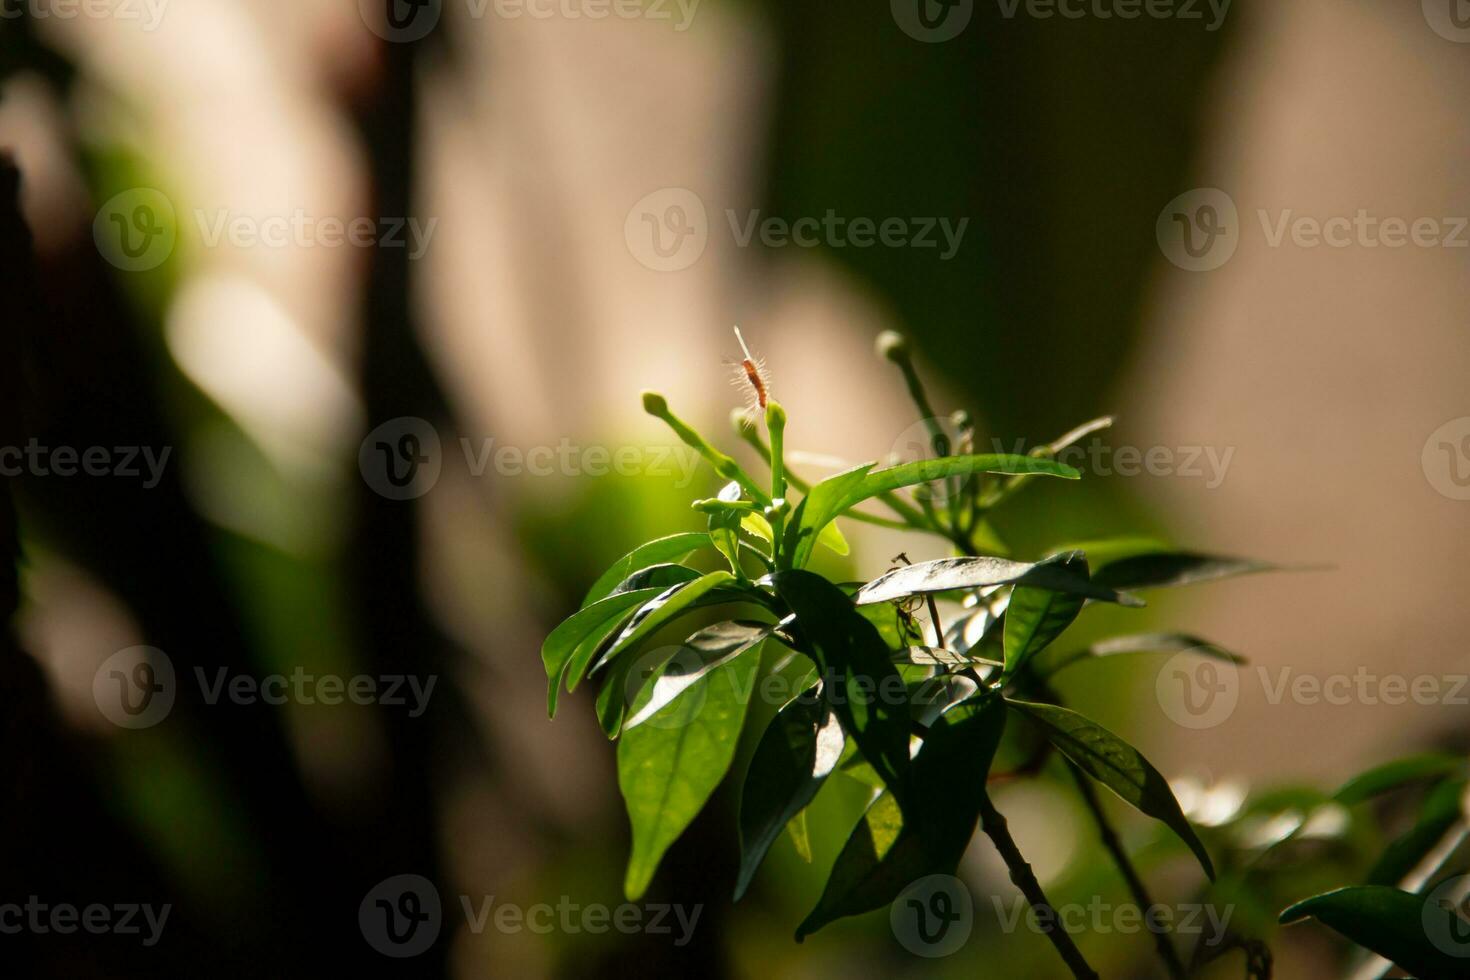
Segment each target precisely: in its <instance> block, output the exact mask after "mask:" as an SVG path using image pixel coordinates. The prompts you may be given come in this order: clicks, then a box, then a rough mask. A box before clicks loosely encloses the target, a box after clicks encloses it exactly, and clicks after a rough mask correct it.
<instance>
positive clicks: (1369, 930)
mask: <svg viewBox="0 0 1470 980" xmlns="http://www.w3.org/2000/svg"><path fill="white" fill-rule="evenodd" d="M1308 916H1311V917H1312V918H1315V919H1316V920H1318V921H1319V922H1321V923H1322V924H1323V925H1325V926H1327V927H1328V928H1330V929H1333V930H1334V931H1336V932H1338V933H1340V934H1341V935H1343V936H1345V937H1347V938H1348V939H1350V940H1351V941H1353V942H1354V943H1357V944H1358V945H1359V946H1362V947H1364V948H1365V949H1369V950H1372V951H1373V952H1375V953H1377V954H1378V955H1379V956H1382V957H1384V958H1385V959H1388V960H1391V961H1392V962H1393V963H1394V964H1396V965H1397V966H1399V967H1401V968H1403V969H1404V970H1406V971H1408V972H1409V973H1410V974H1412V975H1413V976H1416V977H1419V978H1420V980H1454V978H1463V977H1464V976H1465V975H1466V973H1467V961H1466V960H1465V959H1463V958H1459V957H1455V956H1451V955H1450V954H1449V953H1448V952H1446V951H1445V950H1443V949H1441V948H1439V947H1438V946H1436V945H1435V944H1434V943H1433V942H1431V941H1430V936H1429V934H1430V932H1431V931H1433V932H1434V933H1436V934H1437V935H1440V936H1444V937H1446V938H1447V939H1450V941H1452V942H1457V943H1463V940H1459V939H1458V937H1460V936H1463V935H1464V934H1465V933H1466V931H1467V929H1470V926H1467V925H1466V923H1465V922H1464V920H1463V919H1460V918H1459V917H1458V916H1457V915H1456V914H1455V912H1454V910H1453V909H1449V908H1444V907H1443V906H1439V905H1438V904H1437V903H1435V904H1433V905H1431V904H1430V902H1429V900H1427V899H1426V898H1425V897H1424V896H1422V895H1412V894H1410V893H1409V892H1405V891H1400V890H1398V889H1397V888H1387V887H1385V886H1382V885H1356V886H1353V887H1351V888H1339V889H1337V890H1336V891H1331V892H1327V893H1325V894H1322V895H1315V896H1313V897H1312V898H1309V899H1307V900H1305V901H1302V902H1297V903H1296V904H1295V905H1293V906H1291V907H1290V908H1288V909H1286V910H1285V911H1284V912H1282V913H1281V923H1282V925H1290V924H1291V923H1293V922H1300V921H1301V920H1302V919H1305V918H1307V917H1308ZM1461 948H1463V946H1461Z"/></svg>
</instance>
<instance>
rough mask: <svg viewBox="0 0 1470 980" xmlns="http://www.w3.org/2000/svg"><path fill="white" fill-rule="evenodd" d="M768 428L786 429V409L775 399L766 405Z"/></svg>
mask: <svg viewBox="0 0 1470 980" xmlns="http://www.w3.org/2000/svg"><path fill="white" fill-rule="evenodd" d="M766 426H767V427H768V428H772V429H784V428H786V409H784V408H782V407H781V403H780V402H778V401H776V400H775V399H772V400H770V401H769V402H767V403H766Z"/></svg>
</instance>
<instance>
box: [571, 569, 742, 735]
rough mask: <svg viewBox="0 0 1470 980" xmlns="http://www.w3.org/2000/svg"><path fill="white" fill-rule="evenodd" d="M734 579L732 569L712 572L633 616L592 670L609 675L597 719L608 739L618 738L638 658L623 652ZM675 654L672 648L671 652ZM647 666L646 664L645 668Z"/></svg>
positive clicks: (600, 694) (669, 592)
mask: <svg viewBox="0 0 1470 980" xmlns="http://www.w3.org/2000/svg"><path fill="white" fill-rule="evenodd" d="M733 581H734V577H733V576H732V575H731V574H730V573H729V572H725V571H719V572H710V573H709V574H708V575H704V576H701V577H700V578H698V579H696V580H694V581H693V582H690V583H688V584H687V585H682V586H675V587H673V588H671V589H668V590H666V591H664V592H663V593H661V594H659V595H658V596H657V597H655V598H653V599H650V600H649V601H648V602H647V603H645V604H644V605H643V607H642V608H640V609H639V610H638V612H636V613H635V614H634V615H633V618H632V619H631V620H630V621H629V622H628V625H627V626H625V627H624V628H623V631H622V632H621V633H619V634H618V637H617V639H616V641H614V642H613V644H612V645H611V646H610V647H609V648H608V649H607V652H606V653H604V654H603V655H602V658H601V659H600V660H598V661H597V663H596V664H595V665H594V666H593V668H592V671H591V673H593V674H596V673H599V672H601V673H605V674H607V677H606V679H605V680H604V681H603V685H602V689H601V690H600V691H598V693H597V718H598V721H599V722H601V724H602V730H603V731H604V732H605V733H606V734H607V737H608V738H616V737H617V735H618V731H619V730H620V729H621V728H622V725H623V716H624V715H625V714H626V713H627V709H628V697H627V693H626V692H627V689H628V683H629V680H630V677H631V676H632V671H633V669H634V664H635V662H636V658H635V657H633V656H631V655H630V656H624V654H628V653H630V651H633V650H635V649H636V648H637V647H639V646H640V645H641V644H642V643H643V641H644V640H646V639H648V637H649V636H651V635H652V634H653V633H654V632H655V631H657V630H658V629H660V628H662V627H664V626H666V625H668V624H669V623H671V622H673V621H674V620H675V619H678V618H679V617H680V616H682V615H684V614H685V613H687V612H688V611H689V610H690V609H691V608H693V607H694V606H695V605H696V604H697V603H698V601H699V600H700V599H701V598H702V597H703V596H705V594H706V593H710V592H713V591H714V590H716V589H717V588H718V587H720V586H722V585H725V584H727V583H730V582H733ZM672 653H673V651H672V650H671V651H670V655H672ZM609 664H612V665H613V666H612V668H611V669H608V665H609ZM648 666H649V665H647V664H645V665H644V667H645V668H647V667H648Z"/></svg>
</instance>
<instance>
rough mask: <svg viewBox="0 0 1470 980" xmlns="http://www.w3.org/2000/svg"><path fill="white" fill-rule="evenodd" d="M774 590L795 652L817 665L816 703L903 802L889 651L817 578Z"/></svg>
mask: <svg viewBox="0 0 1470 980" xmlns="http://www.w3.org/2000/svg"><path fill="white" fill-rule="evenodd" d="M773 583H774V585H775V588H776V592H777V594H778V595H780V597H781V599H782V600H783V601H785V603H786V605H787V607H788V608H789V609H790V610H791V612H792V613H793V614H794V615H795V618H796V622H795V624H794V626H793V628H792V629H793V632H794V633H795V634H796V635H797V638H798V649H800V650H801V651H802V652H803V653H805V654H807V655H808V656H810V657H811V658H812V659H813V660H814V661H815V662H816V664H817V666H818V668H819V670H820V672H821V674H820V676H821V678H822V693H823V697H824V698H825V699H826V700H827V701H828V703H829V704H831V705H832V707H833V710H834V711H835V712H836V714H837V717H838V718H839V719H840V720H841V722H842V727H843V728H844V729H846V731H847V733H848V734H849V735H850V736H852V738H853V740H854V741H856V742H857V744H858V746H859V748H861V749H862V752H863V755H865V756H866V757H867V758H868V761H869V762H870V763H872V765H873V768H875V769H876V770H877V771H878V774H879V775H880V776H882V777H883V782H884V783H885V784H886V785H887V786H889V787H892V788H894V789H895V790H896V791H897V792H898V794H899V798H900V799H903V789H902V785H903V780H904V776H905V774H906V773H907V770H908V762H909V712H908V703H907V691H906V689H905V687H904V683H903V679H902V678H901V677H899V675H898V672H897V671H896V670H895V669H894V667H893V664H892V663H890V662H889V650H888V647H887V646H886V645H884V643H883V638H882V637H881V636H879V635H878V631H877V629H876V628H874V626H873V624H872V623H870V622H868V621H867V620H866V619H864V618H863V617H862V616H861V615H859V614H858V611H857V609H856V608H855V607H854V606H853V604H852V601H851V600H850V599H848V598H847V596H845V595H843V594H842V591H841V590H840V589H838V588H837V587H836V586H835V585H833V584H831V583H830V582H828V581H827V580H826V579H824V578H822V577H821V576H819V575H813V574H812V573H811V572H805V571H800V570H793V571H785V572H778V573H777V574H776V575H775V576H773Z"/></svg>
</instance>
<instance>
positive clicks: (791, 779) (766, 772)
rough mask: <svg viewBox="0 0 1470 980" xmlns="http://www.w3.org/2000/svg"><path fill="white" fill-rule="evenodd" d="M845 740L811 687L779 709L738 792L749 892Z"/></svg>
mask: <svg viewBox="0 0 1470 980" xmlns="http://www.w3.org/2000/svg"><path fill="white" fill-rule="evenodd" d="M845 743H846V738H845V737H844V736H843V733H842V726H841V725H840V724H839V723H838V720H837V717H836V716H835V715H834V714H833V713H832V709H831V706H830V705H828V704H827V703H826V702H825V701H823V700H822V699H821V697H820V689H819V688H816V687H814V688H812V689H811V690H809V691H807V692H806V693H805V694H802V695H801V696H799V697H797V698H796V699H794V700H793V701H791V703H789V704H787V705H786V706H785V707H784V708H782V709H781V710H780V711H778V712H777V713H776V717H774V718H772V719H771V723H770V724H769V725H767V726H766V730H765V733H764V734H763V735H762V736H761V740H760V742H759V743H758V744H757V745H756V747H755V754H754V755H753V756H752V757H751V760H750V768H749V769H748V770H746V773H745V784H744V788H743V789H742V791H741V793H740V874H739V876H738V878H737V880H736V883H735V900H736V901H739V900H740V897H741V896H742V895H744V894H745V890H746V889H747V888H749V887H750V881H751V879H752V878H753V877H755V872H756V869H757V868H759V867H760V864H761V861H763V860H764V859H765V856H766V852H767V851H769V850H770V848H771V845H772V844H773V843H775V841H776V838H777V837H779V836H780V834H781V830H782V828H784V827H786V826H787V825H788V824H789V823H790V822H791V821H792V820H793V819H794V818H795V817H796V816H797V815H798V814H799V813H801V812H802V811H803V810H804V809H805V808H806V805H807V804H808V803H810V802H811V801H812V799H813V797H815V796H816V795H817V790H819V789H821V788H822V784H823V783H825V782H826V781H827V777H828V776H829V775H831V774H832V770H833V769H834V768H836V766H837V760H838V758H839V757H840V756H841V755H842V748H843V745H844V744H845Z"/></svg>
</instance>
